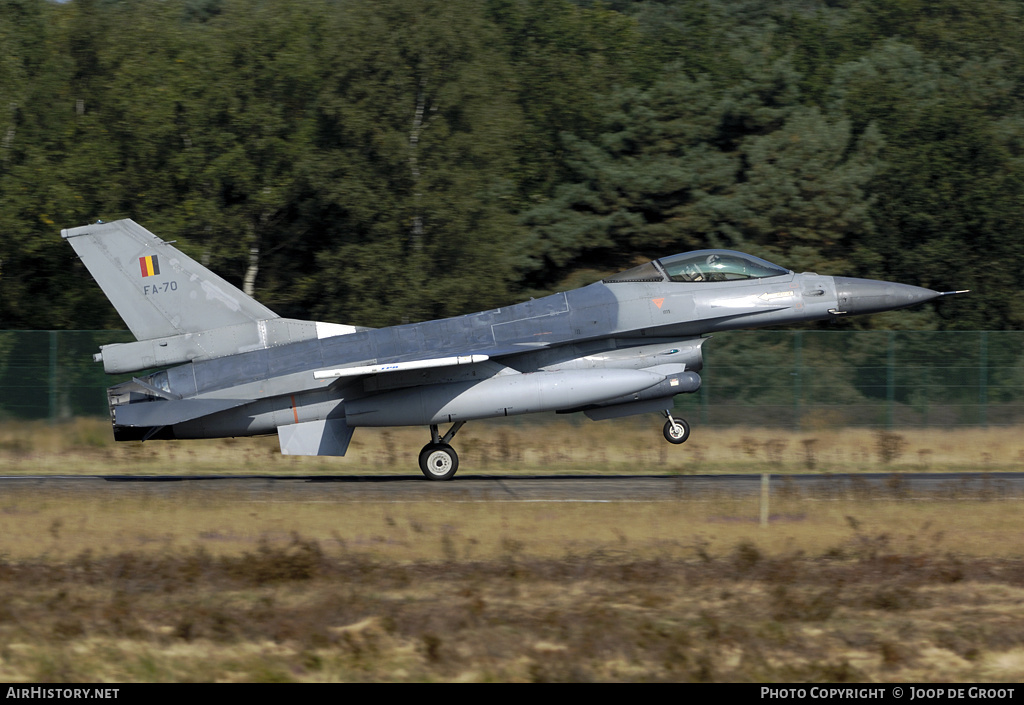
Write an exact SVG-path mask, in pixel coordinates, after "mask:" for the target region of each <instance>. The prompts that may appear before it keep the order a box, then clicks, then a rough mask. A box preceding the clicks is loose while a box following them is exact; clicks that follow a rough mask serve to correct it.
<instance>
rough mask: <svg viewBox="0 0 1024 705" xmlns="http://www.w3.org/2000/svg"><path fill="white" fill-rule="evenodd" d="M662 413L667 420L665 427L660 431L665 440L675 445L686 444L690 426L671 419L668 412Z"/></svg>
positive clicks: (682, 421) (681, 421)
mask: <svg viewBox="0 0 1024 705" xmlns="http://www.w3.org/2000/svg"><path fill="white" fill-rule="evenodd" d="M664 413H665V418H666V419H668V421H666V422H665V427H664V428H663V429H662V433H664V434H665V440H666V441H668V442H669V443H674V444H676V445H679V444H680V443H686V439H687V438H689V437H690V424H688V423H686V421H684V420H683V419H676V418H673V417H672V413H671V412H670V411H668V410H666V411H665V412H664Z"/></svg>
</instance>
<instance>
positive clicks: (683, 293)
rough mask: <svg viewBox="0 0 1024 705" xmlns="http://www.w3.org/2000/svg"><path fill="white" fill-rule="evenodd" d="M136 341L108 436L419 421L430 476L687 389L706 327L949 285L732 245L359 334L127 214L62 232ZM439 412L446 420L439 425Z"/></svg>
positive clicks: (654, 406) (326, 448)
mask: <svg viewBox="0 0 1024 705" xmlns="http://www.w3.org/2000/svg"><path fill="white" fill-rule="evenodd" d="M61 236H62V237H64V238H65V239H66V240H67V241H68V242H69V243H70V244H71V246H72V247H73V248H74V250H75V252H76V253H77V254H78V256H79V258H80V259H81V260H82V262H83V263H84V264H85V266H86V268H87V269H88V270H89V272H90V274H91V275H92V276H93V278H94V279H95V280H96V281H97V283H98V284H99V285H100V287H101V288H102V289H103V292H104V294H106V296H107V298H108V299H110V301H111V303H112V304H113V305H114V307H115V308H116V309H117V312H118V313H119V314H120V316H121V318H122V319H124V322H125V323H126V324H127V325H128V328H129V329H130V330H131V332H132V333H133V334H134V336H135V338H136V342H132V343H119V344H112V345H104V346H101V348H100V352H99V353H98V354H96V355H94V360H96V361H97V362H102V363H103V368H104V371H105V372H107V373H109V374H118V375H123V374H129V373H135V372H142V371H146V370H153V369H159V368H164V369H162V370H161V371H158V372H153V373H151V374H146V375H144V376H139V377H132V379H131V380H130V381H127V382H123V383H121V384H116V385H114V386H113V387H110V388H109V389H108V390H107V397H108V401H109V406H110V418H111V422H112V425H113V430H114V437H115V439H117V440H119V441H129V440H142V441H146V440H151V439H187V438H222V437H235V436H256V435H264V434H274V433H276V434H277V436H278V439H279V441H280V446H281V452H282V453H284V454H288V455H336V456H341V455H345V451H346V450H347V449H348V446H349V442H350V440H351V438H352V433H353V430H354V429H356V428H358V427H361V426H426V427H429V429H430V442H429V443H427V444H426V445H425V446H424V447H423V449H422V450H421V451H420V454H419V466H420V470H421V471H422V472H423V475H424V476H426V477H427V478H428V479H430V480H450V479H451V478H452V477H453V476H454V475H455V473H456V471H457V470H458V467H459V457H458V455H457V454H456V452H455V450H454V449H453V448H452V445H451V441H452V439H453V438H454V437H455V434H456V433H458V431H459V429H461V428H462V426H463V425H464V424H465V423H466V422H467V421H471V420H475V419H486V418H494V417H503V416H517V415H520V414H529V413H535V412H550V411H555V412H562V413H572V412H582V413H583V414H585V415H586V416H588V417H590V418H591V419H595V420H602V419H612V418H617V417H624V416H629V415H633V414H644V413H660V414H662V415H663V416H664V417H665V419H666V421H665V424H664V427H663V433H664V436H665V439H666V440H667V441H669V442H670V443H676V444H678V443H683V442H684V441H686V439H687V438H688V436H689V434H690V428H689V425H688V424H687V423H686V421H685V420H683V419H681V418H677V417H674V416H673V415H672V408H673V399H674V397H675V396H676V395H677V394H689V393H693V392H696V391H697V390H698V389H699V388H700V383H701V380H700V376H699V375H698V374H697V373H698V372H699V371H700V370H701V368H702V366H703V355H702V348H703V345H704V343H705V342H706V341H707V340H708V338H707V337H705V336H707V335H708V334H710V333H715V332H718V331H726V330H733V329H737V328H756V327H761V326H774V325H779V324H785V323H796V322H800V321H816V320H827V319H832V318H839V317H843V316H850V315H856V314H867V313H876V312H879V311H888V310H891V309H898V308H903V307H905V306H912V305H914V304H919V303H922V302H925V301H930V300H932V299H935V298H937V297H940V296H945V295H948V294H954V293H960V292H952V291H951V292H937V291H932V290H931V289H925V288H922V287H917V286H909V285H906V284H893V283H890V282H885V281H874V280H868V279H853V278H848V277H833V276H824V275H819V274H815V273H812V272H804V273H802V274H797V273H795V272H792V271H790V270H788V269H786V268H784V267H780V266H778V265H775V264H772V263H770V262H767V261H765V260H763V259H759V258H757V257H753V256H751V255H748V254H743V253H741V252H735V251H731V250H720V249H715V250H699V251H696V252H686V253H683V254H676V255H671V256H668V257H663V258H661V259H657V260H653V261H650V262H646V263H645V264H641V265H640V266H638V267H633V268H631V269H627V270H626V271H623V272H621V273H619V274H615V275H613V276H610V277H607V278H606V279H604V280H602V281H599V282H597V283H594V284H591V285H589V286H586V287H583V288H581V289H575V290H572V291H566V292H563V293H559V294H554V295H552V296H546V297H544V298H539V299H531V300H529V301H525V302H523V303H518V304H514V305H511V306H507V307H503V308H496V309H493V310H490V311H482V312H479V313H472V314H467V315H464V316H459V317H455V318H447V319H443V320H436V321H426V322H422V323H412V324H409V325H401V326H394V327H390V328H381V329H371V328H363V327H357V326H349V325H339V324H334V323H322V322H319V321H302V320H295V319H289V318H281V317H280V316H278V315H277V314H275V313H274V312H273V311H271V310H270V309H268V308H267V307H266V306H263V305H262V304H260V303H259V302H257V301H256V300H255V299H253V298H252V297H250V296H247V295H246V294H245V293H243V292H242V291H240V290H239V289H237V288H235V287H234V286H232V285H231V284H229V283H228V282H227V281H225V280H224V279H222V278H221V277H219V276H217V275H216V274H214V273H213V272H211V271H210V270H208V269H206V268H205V267H203V266H202V265H200V264H199V263H198V262H196V261H195V260H193V259H192V258H190V257H188V256H187V255H185V254H184V253H182V252H180V251H179V250H178V249H176V248H175V247H173V246H172V245H171V244H170V243H168V242H165V241H163V240H161V239H160V238H158V237H156V236H155V235H153V234H152V233H150V232H149V231H148V230H146V229H145V228H143V227H141V226H140V225H138V224H136V223H135V222H134V221H132V220H118V221H114V222H110V223H102V222H99V223H96V224H94V225H86V226H82V227H77V228H70V229H67V230H62V231H61ZM442 424H451V426H450V427H449V428H448V430H447V431H446V432H445V433H443V434H442V432H441V431H440V430H439V429H440V427H441V425H442Z"/></svg>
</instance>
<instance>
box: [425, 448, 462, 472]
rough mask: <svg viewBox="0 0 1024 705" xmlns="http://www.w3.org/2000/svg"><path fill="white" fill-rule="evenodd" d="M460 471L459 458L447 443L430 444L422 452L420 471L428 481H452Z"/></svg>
mask: <svg viewBox="0 0 1024 705" xmlns="http://www.w3.org/2000/svg"><path fill="white" fill-rule="evenodd" d="M458 469H459V456H458V454H456V452H455V449H454V448H452V447H451V446H450V445H448V444H447V443H428V444H427V445H425V446H423V450H421V451H420V470H422V471H423V475H424V477H426V478H427V479H428V480H450V479H452V478H453V477H455V471H456V470H458Z"/></svg>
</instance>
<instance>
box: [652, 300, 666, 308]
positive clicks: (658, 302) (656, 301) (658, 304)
mask: <svg viewBox="0 0 1024 705" xmlns="http://www.w3.org/2000/svg"><path fill="white" fill-rule="evenodd" d="M651 301H653V302H654V305H655V306H657V307H658V308H661V305H662V304H663V303H665V299H651Z"/></svg>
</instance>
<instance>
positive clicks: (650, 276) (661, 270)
mask: <svg viewBox="0 0 1024 705" xmlns="http://www.w3.org/2000/svg"><path fill="white" fill-rule="evenodd" d="M784 274H790V271H789V270H788V269H784V268H783V267H780V266H778V265H776V264H772V263H771V262H768V261H766V260H763V259H761V258H760V257H754V256H753V255H748V254H745V253H743V252H736V251H735V250H696V251H694V252H684V253H683V254H679V255H672V256H671V257H663V258H662V259H659V260H655V261H654V262H647V263H646V264H642V265H640V266H639V267H633V268H632V269H628V270H626V271H625V272H620V273H619V274H616V275H614V276H611V277H608V278H607V279H605V280H604V281H605V283H614V282H657V281H665V278H666V277H667V278H668V279H669V280H670V281H674V282H724V281H738V280H743V279H766V278H768V277H780V276H782V275H784Z"/></svg>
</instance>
